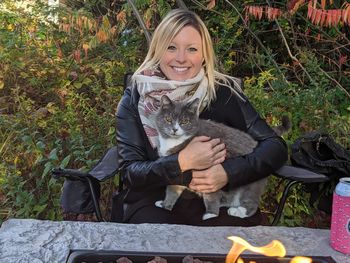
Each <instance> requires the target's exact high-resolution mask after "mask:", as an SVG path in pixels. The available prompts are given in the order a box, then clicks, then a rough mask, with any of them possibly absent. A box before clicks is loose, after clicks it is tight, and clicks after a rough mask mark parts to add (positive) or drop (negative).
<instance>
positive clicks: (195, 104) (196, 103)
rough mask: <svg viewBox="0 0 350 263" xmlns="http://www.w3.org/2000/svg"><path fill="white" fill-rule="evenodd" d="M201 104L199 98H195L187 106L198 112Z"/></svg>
mask: <svg viewBox="0 0 350 263" xmlns="http://www.w3.org/2000/svg"><path fill="white" fill-rule="evenodd" d="M198 106H199V98H195V99H194V100H193V101H190V102H189V103H188V104H187V107H188V108H189V109H191V110H192V111H194V112H197V110H198Z"/></svg>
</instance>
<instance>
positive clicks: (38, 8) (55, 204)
mask: <svg viewBox="0 0 350 263" xmlns="http://www.w3.org/2000/svg"><path fill="white" fill-rule="evenodd" d="M94 2H95V1H78V0H74V1H73V0H71V1H67V4H69V8H61V9H56V10H51V9H48V8H47V7H45V6H43V5H42V4H38V3H36V4H35V5H34V6H33V7H32V11H31V12H29V13H28V12H24V11H23V10H20V9H18V8H16V7H15V6H14V5H13V4H12V1H9V0H5V1H3V4H2V5H1V6H0V51H1V52H0V61H1V63H0V105H1V106H0V139H1V140H0V142H1V143H0V157H1V159H2V160H3V162H2V163H1V165H0V186H1V188H0V189H1V190H0V205H1V210H0V217H1V218H2V219H5V218H8V217H10V216H15V217H32V218H42V219H60V218H61V214H60V209H59V200H58V199H59V194H60V191H61V183H58V182H56V181H53V180H52V179H51V177H50V173H49V172H50V170H51V169H52V168H53V167H57V166H61V167H66V166H69V167H71V168H77V167H79V168H81V169H84V170H87V169H89V168H90V167H91V166H92V165H93V164H94V163H96V161H97V159H98V158H99V157H100V156H101V154H102V153H103V152H104V151H105V149H106V148H108V147H110V146H111V145H113V144H115V126H114V124H115V123H114V112H115V109H116V106H117V103H118V101H119V99H120V97H121V95H122V92H123V90H122V89H123V75H124V73H126V72H130V71H134V70H135V69H136V68H137V66H138V65H140V63H141V62H142V60H143V57H144V55H145V52H146V49H147V43H146V40H145V38H144V36H143V35H142V30H141V28H140V27H139V26H138V22H137V20H136V18H135V16H134V15H133V13H132V10H131V8H130V7H129V6H128V5H127V4H125V3H124V1H104V0H103V1H98V5H95V4H94ZM158 2H159V3H158V5H155V4H154V1H152V0H142V1H136V5H137V8H138V10H139V12H140V13H141V14H142V17H143V18H144V20H145V24H146V26H147V27H148V28H149V30H150V31H151V32H152V30H154V28H155V27H156V25H157V24H158V23H159V21H160V19H161V17H162V16H163V15H164V14H165V13H166V12H167V11H168V10H169V9H171V8H173V7H175V6H176V3H175V2H176V1H158ZM184 2H185V4H187V6H188V7H189V9H191V10H194V11H195V12H196V13H198V14H199V15H200V16H201V17H202V18H203V20H204V21H205V23H206V25H207V27H208V29H209V31H210V33H211V35H212V38H213V41H214V43H215V46H214V47H215V51H216V53H217V57H218V64H219V66H220V67H221V69H222V70H223V71H224V72H226V73H228V74H231V75H233V76H237V77H241V78H243V79H244V82H245V92H246V94H247V95H248V97H249V98H250V100H251V101H252V103H253V104H254V105H255V106H256V108H257V109H258V110H259V112H260V113H261V115H262V116H263V117H264V118H266V119H267V121H268V122H269V123H270V124H271V125H277V124H278V123H279V121H280V119H281V117H282V115H284V114H285V113H287V114H288V115H289V117H290V118H291V121H292V124H293V125H292V127H293V128H292V131H291V132H290V133H288V134H287V135H285V136H284V137H285V140H286V142H287V144H288V145H290V144H291V143H292V142H293V141H294V140H295V139H296V138H298V137H299V136H300V135H301V134H302V133H304V132H307V131H311V130H319V129H322V130H325V131H327V132H328V133H330V134H331V135H332V136H333V137H334V138H335V140H336V141H337V142H339V143H340V144H342V145H343V146H344V147H345V148H349V147H350V139H349V136H348V135H349V131H350V117H349V116H350V114H349V111H350V108H349V103H348V102H349V88H348V87H349V84H350V83H349V77H348V76H349V70H348V69H349V60H348V58H347V57H346V55H345V54H348V53H347V52H348V43H349V27H348V26H346V25H341V24H339V26H337V27H332V28H321V27H320V26H315V25H313V24H312V23H310V22H309V21H308V20H307V19H306V16H307V14H306V12H307V10H306V7H301V8H300V10H298V11H297V13H296V14H294V15H289V16H283V17H280V18H279V19H278V20H277V21H268V20H266V19H263V20H256V19H254V18H252V17H249V16H247V17H246V16H245V13H244V12H245V11H244V5H237V6H235V4H236V2H235V1H217V2H216V5H215V7H214V8H211V9H207V8H205V6H201V4H200V2H199V1H184ZM250 2H251V1H244V3H245V4H246V3H247V4H249V3H250ZM264 3H265V1H264ZM285 3H286V1H279V2H275V4H276V5H278V6H279V7H282V6H284V5H285ZM5 7H6V8H5ZM48 14H51V19H50V20H48V19H44V18H45V17H47V15H48ZM55 17H57V18H58V20H57V22H55ZM248 18H249V19H248ZM107 184H108V186H107V187H110V188H113V187H114V186H115V184H114V182H109V183H107ZM111 184H112V185H111ZM281 187H282V185H281V184H280V182H279V181H278V180H276V179H274V178H271V180H270V183H269V186H268V189H270V190H268V191H267V194H266V195H265V198H264V202H263V203H264V204H263V206H264V209H265V210H266V212H267V213H271V212H272V211H273V210H274V209H275V205H274V204H275V203H276V200H278V198H280V196H279V195H277V197H276V194H275V193H276V190H277V192H278V193H280V194H281V191H280V189H281ZM107 192H110V190H105V194H107ZM104 198H107V197H104ZM105 203H106V202H105ZM313 213H314V210H313V208H312V207H310V206H309V204H308V199H307V196H301V195H300V194H298V189H295V190H294V191H293V192H292V195H291V197H290V198H289V199H288V202H287V206H286V210H285V215H284V218H283V224H284V225H302V224H304V223H305V215H308V214H311V215H312V214H313Z"/></svg>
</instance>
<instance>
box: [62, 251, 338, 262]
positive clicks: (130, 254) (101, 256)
mask: <svg viewBox="0 0 350 263" xmlns="http://www.w3.org/2000/svg"><path fill="white" fill-rule="evenodd" d="M188 255H191V256H193V258H196V259H200V260H202V261H211V262H213V263H219V262H220V263H221V262H225V258H226V255H223V254H198V253H197V254H191V253H164V252H135V251H111V250H109V251H102V250H73V251H71V253H70V254H69V257H68V260H67V263H115V262H116V260H117V259H119V258H121V257H127V258H128V259H130V260H131V261H132V262H133V263H147V262H148V261H150V260H152V259H153V258H154V257H155V256H159V257H162V258H165V259H166V260H167V262H168V263H182V259H183V258H184V257H185V256H188ZM240 257H241V259H242V260H243V262H244V263H249V262H251V261H254V262H256V263H289V262H290V261H291V259H292V258H293V257H294V256H285V257H284V258H276V257H265V256H261V255H241V256H240ZM311 258H312V263H336V262H335V261H334V259H333V258H332V257H323V256H312V257H311Z"/></svg>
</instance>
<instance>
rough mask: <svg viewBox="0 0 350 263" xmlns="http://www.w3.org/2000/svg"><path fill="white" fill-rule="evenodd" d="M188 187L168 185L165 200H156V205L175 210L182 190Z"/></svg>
mask: <svg viewBox="0 0 350 263" xmlns="http://www.w3.org/2000/svg"><path fill="white" fill-rule="evenodd" d="M185 189H186V186H182V185H168V186H167V187H166V191H165V198H164V200H159V201H157V202H155V205H156V206H157V207H160V208H164V209H167V210H169V211H171V210H173V207H174V205H175V204H176V201H177V199H179V197H180V195H181V194H182V192H183V191H184V190H185Z"/></svg>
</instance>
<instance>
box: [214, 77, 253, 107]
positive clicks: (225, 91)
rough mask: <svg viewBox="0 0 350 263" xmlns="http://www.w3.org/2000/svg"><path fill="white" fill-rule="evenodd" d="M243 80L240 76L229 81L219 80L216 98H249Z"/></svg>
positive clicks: (243, 99) (234, 99)
mask: <svg viewBox="0 0 350 263" xmlns="http://www.w3.org/2000/svg"><path fill="white" fill-rule="evenodd" d="M242 90H243V80H242V79H239V78H232V79H229V80H228V82H223V81H221V82H219V83H218V84H217V86H216V100H217V101H223V100H225V101H229V100H233V101H237V100H239V101H242V102H244V101H245V100H246V99H247V98H246V96H245V95H244V93H243V91H242Z"/></svg>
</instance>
